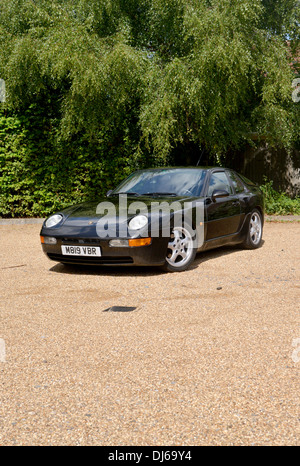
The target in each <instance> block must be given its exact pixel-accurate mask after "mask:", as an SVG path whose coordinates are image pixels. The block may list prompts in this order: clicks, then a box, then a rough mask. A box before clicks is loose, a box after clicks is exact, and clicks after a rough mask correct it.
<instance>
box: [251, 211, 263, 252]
mask: <svg viewBox="0 0 300 466" xmlns="http://www.w3.org/2000/svg"><path fill="white" fill-rule="evenodd" d="M250 238H251V241H252V243H253V244H255V245H257V244H258V243H259V242H260V239H261V218H260V216H259V214H257V213H256V212H255V213H254V214H252V215H251V220H250Z"/></svg>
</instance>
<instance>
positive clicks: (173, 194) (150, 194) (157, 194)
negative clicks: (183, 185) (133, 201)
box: [142, 193, 177, 196]
mask: <svg viewBox="0 0 300 466" xmlns="http://www.w3.org/2000/svg"><path fill="white" fill-rule="evenodd" d="M142 196H177V194H176V193H143V194H142Z"/></svg>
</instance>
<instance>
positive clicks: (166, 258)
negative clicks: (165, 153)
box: [41, 167, 264, 272]
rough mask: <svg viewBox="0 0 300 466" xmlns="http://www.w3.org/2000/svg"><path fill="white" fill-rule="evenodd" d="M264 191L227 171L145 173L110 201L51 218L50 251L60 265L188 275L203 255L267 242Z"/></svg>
mask: <svg viewBox="0 0 300 466" xmlns="http://www.w3.org/2000/svg"><path fill="white" fill-rule="evenodd" d="M263 223H264V198H263V194H262V192H261V190H260V189H259V187H258V186H257V185H256V184H254V183H252V182H251V181H249V180H248V179H246V178H245V177H243V176H241V175H239V174H237V173H236V172H235V171H233V170H229V169H226V168H216V167H215V168H203V167H195V168H156V169H148V170H138V171H136V172H134V173H133V174H131V175H130V176H129V177H128V178H126V179H125V180H124V181H123V182H122V183H121V184H120V185H119V186H118V187H117V188H116V189H114V190H112V191H109V192H108V193H107V195H106V198H104V199H99V200H97V201H95V202H87V203H83V204H79V205H74V206H71V207H69V208H67V209H65V210H62V211H60V212H57V213H56V214H54V215H51V216H50V217H49V218H48V219H46V220H45V222H44V223H43V226H42V230H41V242H42V247H43V251H44V252H45V254H46V255H47V256H48V257H49V259H52V260H54V261H57V262H62V263H64V264H86V265H91V264H94V265H148V266H161V267H162V268H163V269H164V270H166V271H169V272H180V271H183V270H185V269H186V268H187V267H188V266H189V265H190V264H191V263H192V261H193V260H194V258H195V256H196V253H197V252H198V251H205V250H208V249H211V248H215V247H218V246H223V245H233V244H239V243H240V244H242V245H243V246H244V247H246V248H248V249H255V248H258V247H259V246H260V245H261V242H262V231H263Z"/></svg>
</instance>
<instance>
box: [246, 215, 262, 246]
mask: <svg viewBox="0 0 300 466" xmlns="http://www.w3.org/2000/svg"><path fill="white" fill-rule="evenodd" d="M262 233H263V221H262V215H261V213H260V212H259V210H257V209H254V210H253V211H252V212H251V215H250V219H249V224H248V231H247V237H246V239H245V241H244V242H243V246H244V248H246V249H257V248H259V247H260V246H261V243H262Z"/></svg>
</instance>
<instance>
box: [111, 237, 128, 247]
mask: <svg viewBox="0 0 300 466" xmlns="http://www.w3.org/2000/svg"><path fill="white" fill-rule="evenodd" d="M109 245H110V246H111V247H113V248H128V239H111V240H110V242H109Z"/></svg>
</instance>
